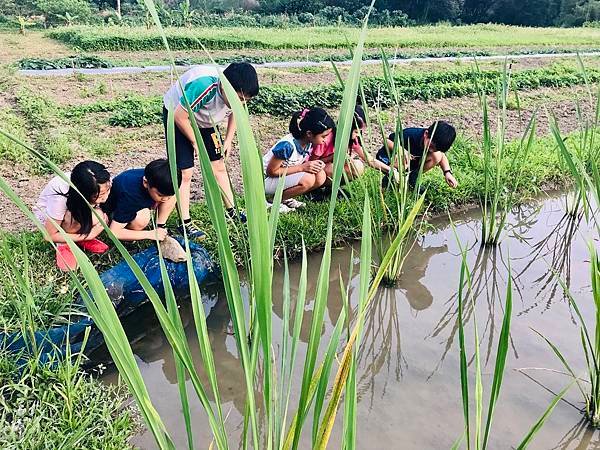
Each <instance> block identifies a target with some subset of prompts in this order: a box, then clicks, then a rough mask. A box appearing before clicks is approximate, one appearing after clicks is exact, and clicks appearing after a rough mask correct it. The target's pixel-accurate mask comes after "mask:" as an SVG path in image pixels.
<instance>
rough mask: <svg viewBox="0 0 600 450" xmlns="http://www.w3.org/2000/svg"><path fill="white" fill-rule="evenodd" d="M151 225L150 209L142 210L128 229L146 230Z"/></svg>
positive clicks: (128, 225) (129, 224)
mask: <svg viewBox="0 0 600 450" xmlns="http://www.w3.org/2000/svg"><path fill="white" fill-rule="evenodd" d="M149 223H150V210H149V209H148V208H145V209H142V210H140V211H138V212H137V215H136V216H135V219H133V220H132V221H131V222H129V223H128V224H127V228H128V229H130V230H136V231H140V230H144V229H145V228H146V227H147V226H148V224H149Z"/></svg>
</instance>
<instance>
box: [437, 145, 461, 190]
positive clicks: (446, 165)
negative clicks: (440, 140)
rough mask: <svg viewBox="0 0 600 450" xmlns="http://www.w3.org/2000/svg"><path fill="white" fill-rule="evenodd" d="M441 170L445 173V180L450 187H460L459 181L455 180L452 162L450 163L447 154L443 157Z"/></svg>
mask: <svg viewBox="0 0 600 450" xmlns="http://www.w3.org/2000/svg"><path fill="white" fill-rule="evenodd" d="M440 169H442V172H443V173H444V178H445V179H446V183H447V184H448V186H450V187H451V188H452V189H454V188H455V187H456V186H458V181H456V178H454V175H452V170H451V169H450V162H449V161H448V157H447V156H446V154H445V153H444V154H443V155H442V159H441V160H440Z"/></svg>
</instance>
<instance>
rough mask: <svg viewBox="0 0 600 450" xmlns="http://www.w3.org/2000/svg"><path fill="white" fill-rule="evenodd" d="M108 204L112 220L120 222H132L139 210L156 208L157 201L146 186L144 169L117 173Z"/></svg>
mask: <svg viewBox="0 0 600 450" xmlns="http://www.w3.org/2000/svg"><path fill="white" fill-rule="evenodd" d="M106 204H107V209H108V212H109V213H111V215H112V220H114V221H116V222H119V223H129V222H132V221H133V219H135V216H136V215H137V213H138V211H141V210H142V209H146V208H154V206H155V202H154V200H152V197H150V194H148V189H146V188H145V187H144V169H130V170H126V171H125V172H122V173H120V174H119V175H117V176H116V177H115V178H114V179H113V183H112V188H111V190H110V196H109V197H108V201H107V202H106Z"/></svg>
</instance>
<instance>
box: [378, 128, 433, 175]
mask: <svg viewBox="0 0 600 450" xmlns="http://www.w3.org/2000/svg"><path fill="white" fill-rule="evenodd" d="M425 131H427V128H405V129H404V130H402V141H401V142H400V145H401V146H402V148H404V149H405V150H407V151H409V152H410V154H411V156H413V158H411V166H412V165H414V161H417V162H419V163H420V161H419V159H420V158H421V157H422V156H423V153H424V152H425V145H424V142H423V141H424V139H423V136H424V135H425ZM388 139H389V140H390V141H392V142H394V141H395V139H396V133H392V134H390V135H389V137H388ZM388 152H389V150H388V148H387V145H385V144H384V145H383V146H382V147H381V148H380V149H379V151H378V152H377V155H376V158H377V159H378V160H379V161H381V162H383V163H384V164H387V165H389V164H390V158H389V154H388ZM390 153H391V152H390Z"/></svg>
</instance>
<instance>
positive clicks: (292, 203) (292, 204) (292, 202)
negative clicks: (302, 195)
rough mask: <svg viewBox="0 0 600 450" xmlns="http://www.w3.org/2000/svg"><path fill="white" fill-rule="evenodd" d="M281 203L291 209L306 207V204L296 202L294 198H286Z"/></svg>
mask: <svg viewBox="0 0 600 450" xmlns="http://www.w3.org/2000/svg"><path fill="white" fill-rule="evenodd" d="M281 203H282V204H284V205H285V206H287V207H288V208H292V209H299V208H304V207H305V206H306V203H304V202H301V201H299V200H296V199H295V198H288V199H287V200H284V201H283V202H281Z"/></svg>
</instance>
